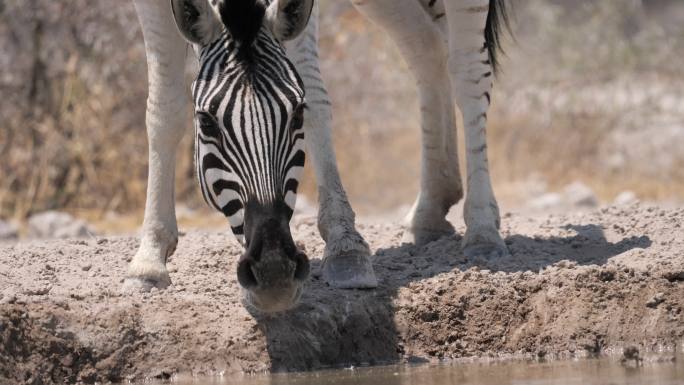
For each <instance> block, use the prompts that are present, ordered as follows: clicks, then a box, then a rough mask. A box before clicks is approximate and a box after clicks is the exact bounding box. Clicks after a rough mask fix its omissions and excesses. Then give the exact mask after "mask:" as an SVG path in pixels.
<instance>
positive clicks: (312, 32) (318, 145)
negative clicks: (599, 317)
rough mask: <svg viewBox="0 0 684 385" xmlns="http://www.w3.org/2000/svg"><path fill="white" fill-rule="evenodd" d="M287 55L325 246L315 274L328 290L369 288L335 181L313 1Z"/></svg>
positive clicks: (371, 282)
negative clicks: (300, 93) (296, 82)
mask: <svg viewBox="0 0 684 385" xmlns="http://www.w3.org/2000/svg"><path fill="white" fill-rule="evenodd" d="M287 53H288V56H290V59H291V60H292V62H293V63H294V64H295V66H296V67H297V70H298V72H299V74H300V76H301V78H302V80H303V82H304V86H305V89H306V103H307V109H306V111H305V115H304V129H305V138H306V144H307V152H308V157H309V159H311V160H312V161H313V167H314V172H315V173H316V181H317V183H318V199H319V211H318V230H319V232H320V234H321V237H322V238H323V240H324V241H325V255H324V257H323V267H322V271H321V274H322V276H323V279H324V280H325V281H326V282H327V283H328V284H329V285H330V286H333V287H337V288H343V289H353V288H357V289H359V288H374V287H377V285H378V280H377V278H376V276H375V273H374V271H373V265H372V263H371V260H370V248H369V247H368V244H367V243H366V241H365V240H364V239H363V237H362V236H361V235H360V234H359V233H358V231H357V230H356V227H355V223H354V222H355V215H354V211H353V210H352V208H351V205H350V204H349V201H348V199H347V195H346V193H345V191H344V187H343V186H342V181H341V180H340V174H339V171H338V168H337V160H336V157H335V150H334V148H333V143H332V132H331V126H332V124H331V123H332V108H331V104H330V99H329V97H328V92H327V90H326V88H325V84H324V83H323V80H322V79H321V73H320V70H319V63H318V2H316V3H314V6H313V12H312V14H311V19H310V21H309V25H308V26H307V28H306V30H305V31H304V32H303V33H302V34H301V35H300V36H299V37H298V38H297V39H295V40H293V41H291V42H288V43H287Z"/></svg>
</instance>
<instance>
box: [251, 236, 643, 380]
mask: <svg viewBox="0 0 684 385" xmlns="http://www.w3.org/2000/svg"><path fill="white" fill-rule="evenodd" d="M561 229H562V230H563V231H564V232H566V233H568V235H567V236H561V237H559V236H550V237H536V236H535V237H529V236H524V235H510V236H508V237H506V238H505V241H506V244H507V245H508V248H509V250H510V255H508V256H506V257H504V258H500V259H497V260H485V259H468V258H466V257H465V256H464V255H463V253H462V252H461V240H462V237H461V236H460V235H454V236H449V237H444V238H442V239H440V240H437V241H435V242H432V243H430V244H427V245H425V246H421V247H418V246H414V245H410V244H403V245H400V246H395V247H388V248H378V249H377V250H376V252H375V255H374V259H373V263H374V266H375V269H376V273H377V274H378V277H379V279H380V280H381V283H380V287H379V288H378V289H376V290H371V291H363V290H335V289H332V288H329V287H327V285H326V284H325V283H324V282H322V281H321V280H319V279H316V278H314V279H312V282H311V284H310V285H309V286H308V287H307V290H306V294H305V295H304V297H303V299H302V303H301V305H300V306H299V307H298V308H297V309H295V310H293V311H290V312H288V313H286V314H284V315H280V316H277V317H271V318H268V317H265V318H264V317H260V316H258V315H256V317H257V319H258V320H259V327H260V328H261V329H262V331H263V332H264V334H265V335H266V338H267V346H268V355H269V357H270V359H271V363H272V369H273V370H274V371H293V370H294V371H299V370H311V369H320V368H327V367H340V366H350V365H354V366H359V365H376V364H386V363H396V362H403V361H408V362H424V361H428V360H430V359H434V358H443V357H444V355H443V354H441V353H440V349H439V348H437V349H434V350H433V351H430V349H427V350H425V349H422V350H420V349H419V350H420V352H417V351H415V352H414V350H416V349H412V348H411V347H410V346H409V345H412V344H415V343H416V342H417V343H419V344H420V341H412V340H413V339H418V340H420V339H421V338H423V337H424V334H425V333H422V332H420V331H415V330H412V328H414V327H415V325H423V326H424V327H427V328H430V327H434V328H446V329H445V331H444V333H446V334H445V335H446V337H445V338H443V340H439V339H440V337H437V341H423V342H427V343H428V344H434V343H438V344H439V343H442V344H445V345H447V344H448V345H449V346H452V345H454V344H456V345H457V346H456V348H454V349H451V348H450V349H451V350H450V351H452V352H455V354H456V355H459V354H460V353H462V354H464V355H467V354H468V353H470V352H471V350H469V348H468V346H462V347H460V348H459V347H458V343H459V340H463V339H464V337H465V336H466V335H467V334H468V333H471V332H470V331H469V330H468V328H469V327H470V326H468V325H467V324H468V321H467V320H466V318H467V317H468V313H469V312H472V311H473V308H474V307H477V306H480V304H476V303H474V301H482V302H483V303H484V301H486V300H489V299H491V300H496V297H497V295H500V296H504V297H505V296H507V295H508V292H505V293H503V292H502V293H500V294H497V293H498V292H497V290H498V288H495V287H492V285H496V284H497V283H495V282H494V281H493V280H492V281H491V282H486V281H487V279H486V278H487V277H486V276H485V277H484V278H485V280H484V281H479V282H477V283H469V282H463V283H460V284H459V283H458V282H457V281H463V280H464V279H465V280H467V279H468V277H469V276H470V275H471V274H470V273H469V272H478V274H480V275H482V274H485V275H493V274H496V273H497V272H501V273H502V274H504V276H507V275H508V276H511V275H513V273H524V272H531V273H538V272H540V270H542V269H544V268H546V267H548V266H551V265H554V264H556V263H557V262H559V261H562V260H567V261H570V264H573V265H598V266H602V265H604V264H605V263H606V262H607V261H608V260H609V259H610V258H611V257H613V256H616V255H618V254H621V253H624V252H626V251H629V250H631V249H634V248H647V247H649V246H651V240H650V238H649V237H647V236H631V237H625V238H623V239H621V240H620V241H619V242H609V241H608V240H607V239H606V237H605V236H604V232H603V230H602V228H601V226H599V225H595V224H590V225H566V226H564V227H562V228H561ZM394 231H395V232H397V231H398V230H396V229H395V230H394ZM396 235H397V236H396V237H394V238H395V239H397V238H400V237H399V236H398V235H399V234H396ZM372 238H373V237H372V236H371V237H370V240H371V242H372ZM312 265H313V269H318V268H319V267H320V260H314V261H313V262H312ZM473 268H474V269H473ZM443 273H448V274H445V279H447V280H448V282H449V283H448V284H446V286H445V288H444V289H435V288H434V287H432V288H431V287H430V285H432V284H433V283H432V282H431V281H432V280H433V279H434V277H438V276H440V275H441V274H443ZM464 277H465V278H464ZM459 285H460V288H459V287H458V286H459ZM403 288H409V290H410V291H411V292H412V294H411V296H410V297H411V298H409V299H405V298H403V297H402V296H401V295H400V294H399V292H400V290H401V289H403ZM483 291H484V294H482V292H483ZM487 293H489V294H491V295H488V294H487ZM434 296H453V298H451V299H448V298H447V300H446V301H445V302H444V306H447V307H449V306H451V308H448V309H446V310H445V309H444V308H441V309H436V310H435V309H433V310H430V309H429V306H430V305H429V304H430V302H440V301H439V299H438V298H433V297H434ZM499 300H500V301H502V302H504V301H508V298H499ZM420 301H424V302H425V304H426V306H428V308H426V309H427V310H426V309H422V310H421V309H420V308H421V305H419V306H416V303H419V302H420ZM522 302H523V300H517V302H515V303H514V305H509V304H503V303H500V304H495V305H494V307H495V309H494V310H493V311H494V312H496V311H499V312H509V313H510V314H509V315H510V317H511V319H513V318H515V317H516V306H517V305H519V304H520V303H522ZM506 303H507V302H506ZM403 308H404V309H403ZM408 308H411V309H413V310H410V311H408V312H407V311H402V309H403V310H406V309H408ZM497 308H498V310H497ZM400 313H401V314H400ZM444 317H447V318H449V319H447V320H445V319H443V318H444ZM486 321H487V318H486V316H485V318H483V319H480V320H479V321H478V322H480V323H482V322H486ZM490 321H491V322H492V323H496V322H497V321H496V319H494V317H493V316H492V319H491V320H490ZM435 322H437V323H435ZM478 327H480V328H486V327H487V325H486V324H480V325H478ZM448 328H453V330H452V331H449V330H448ZM417 329H420V327H418V328H417ZM436 334H439V333H436ZM484 334H486V333H484ZM429 338H432V337H429ZM504 340H505V338H504ZM479 343H480V344H481V345H486V344H487V343H488V342H487V341H479ZM490 345H492V346H495V345H496V344H492V343H491V341H490ZM476 353H477V351H476ZM452 357H453V354H452Z"/></svg>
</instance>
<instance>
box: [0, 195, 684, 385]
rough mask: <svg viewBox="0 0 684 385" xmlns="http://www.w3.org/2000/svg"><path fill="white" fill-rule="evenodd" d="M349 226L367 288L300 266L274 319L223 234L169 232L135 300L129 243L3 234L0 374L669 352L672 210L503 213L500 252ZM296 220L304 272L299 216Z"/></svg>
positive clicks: (677, 297) (683, 280)
mask: <svg viewBox="0 0 684 385" xmlns="http://www.w3.org/2000/svg"><path fill="white" fill-rule="evenodd" d="M360 222H361V224H360V226H359V228H360V230H361V232H362V233H363V234H364V236H365V237H366V239H367V240H368V241H369V243H370V244H371V246H372V248H373V249H374V250H375V251H376V254H375V257H374V264H375V267H376V271H377V273H378V276H379V278H380V279H381V280H382V282H381V287H380V288H379V289H377V290H373V291H353V290H352V291H341V290H334V289H331V288H329V287H327V286H326V285H325V284H324V283H323V282H322V281H320V280H319V279H316V278H312V279H311V281H310V283H309V284H308V286H307V290H306V294H305V295H304V297H303V300H302V303H301V305H300V306H299V307H298V308H297V309H295V310H293V311H291V312H289V313H287V314H282V315H280V316H277V317H271V318H262V317H259V316H257V317H255V316H254V315H252V314H250V313H249V312H248V311H247V310H245V308H244V307H243V306H242V305H241V303H240V291H239V288H238V285H237V283H236V280H235V273H234V270H235V264H236V259H237V255H238V254H239V252H240V248H239V246H238V244H237V243H236V242H234V241H233V240H231V239H232V237H230V236H228V235H227V234H226V233H218V232H216V233H207V232H197V231H192V232H189V233H187V234H184V235H183V236H182V237H181V239H180V243H179V247H178V250H177V252H176V254H175V255H174V256H173V258H172V260H171V261H170V269H171V277H172V279H173V282H174V285H173V287H171V288H170V289H168V290H166V291H162V292H159V291H154V292H152V293H149V294H137V295H133V296H125V295H121V294H120V293H119V287H120V285H121V282H122V279H123V276H124V272H125V268H126V261H127V259H128V258H130V256H131V255H132V254H133V253H134V251H135V249H136V247H137V245H138V240H137V239H136V238H134V237H112V238H91V239H84V240H66V241H33V242H27V243H18V244H5V245H2V246H0V293H1V296H2V297H1V298H0V383H30V384H43V383H45V384H49V383H59V382H75V381H82V382H86V383H89V382H94V381H122V380H126V379H128V380H141V379H143V378H146V377H158V378H166V377H169V376H171V375H173V374H174V373H178V372H186V373H187V372H190V373H193V374H209V375H212V374H220V373H224V374H230V373H237V372H254V371H267V370H273V371H282V370H309V369H316V368H323V367H330V366H341V365H361V364H380V363H387V362H406V361H408V362H422V361H433V360H438V359H450V358H463V357H521V356H522V357H529V358H535V359H539V358H565V357H573V356H592V355H597V354H610V353H611V352H613V353H616V352H617V353H618V354H619V352H621V349H622V347H624V346H628V345H629V346H636V347H638V348H639V350H640V351H641V352H642V354H645V353H647V352H658V351H659V352H665V354H672V352H673V351H675V350H676V349H681V348H682V344H683V342H684V314H683V309H684V232H683V231H682V230H683V229H682V224H683V223H684V209H661V208H657V207H644V206H639V205H633V206H629V207H611V208H604V209H601V210H598V211H595V212H588V213H575V214H563V215H553V216H543V217H529V216H521V215H518V214H506V215H505V216H504V218H503V225H504V228H503V233H504V235H505V237H506V242H507V244H508V246H509V248H510V251H511V255H510V256H508V257H505V258H502V259H498V260H468V259H466V258H465V257H464V256H463V254H462V253H461V252H460V243H461V237H460V236H458V235H457V236H453V237H446V238H443V239H441V240H439V241H436V242H433V243H431V244H429V245H427V246H424V247H415V246H412V245H400V239H401V228H400V227H399V226H397V225H395V224H389V223H373V222H369V221H366V222H364V221H360ZM294 229H295V230H294V233H295V237H296V239H297V240H298V241H299V242H301V243H302V244H303V245H304V246H305V248H306V251H307V253H308V254H309V256H310V257H313V258H314V260H313V267H314V269H316V268H317V267H318V266H319V264H320V260H319V259H317V258H318V257H320V256H321V255H322V251H323V244H322V241H321V240H320V238H319V236H318V233H317V231H316V226H315V221H314V219H313V218H299V219H297V220H296V221H295V224H294ZM459 230H460V231H462V230H463V229H462V228H460V229H459ZM3 377H4V379H3Z"/></svg>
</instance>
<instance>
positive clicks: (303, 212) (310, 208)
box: [294, 194, 318, 217]
mask: <svg viewBox="0 0 684 385" xmlns="http://www.w3.org/2000/svg"><path fill="white" fill-rule="evenodd" d="M317 214H318V208H317V206H316V205H315V204H313V203H311V201H310V200H309V198H307V197H306V195H302V194H299V195H298V196H297V203H296V204H295V210H294V215H298V216H305V217H309V216H316V215H317Z"/></svg>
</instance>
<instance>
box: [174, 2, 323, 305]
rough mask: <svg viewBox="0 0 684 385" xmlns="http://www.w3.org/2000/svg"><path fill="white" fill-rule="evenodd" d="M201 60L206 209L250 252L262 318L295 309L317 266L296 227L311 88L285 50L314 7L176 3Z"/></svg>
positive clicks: (199, 118)
mask: <svg viewBox="0 0 684 385" xmlns="http://www.w3.org/2000/svg"><path fill="white" fill-rule="evenodd" d="M171 4H172V7H173V11H174V12H173V13H174V18H175V21H176V24H177V25H178V28H179V30H180V32H181V34H182V35H183V36H184V37H185V38H186V39H187V40H188V41H190V42H191V43H193V45H194V48H195V50H196V52H197V53H198V56H199V62H200V63H199V64H200V70H199V74H198V76H197V79H196V80H195V81H194V83H193V86H192V95H193V101H194V109H195V163H196V167H197V174H198V179H199V183H200V187H201V189H202V194H203V195H204V198H205V199H206V201H207V202H208V203H209V204H210V205H211V206H213V207H214V208H216V209H217V210H219V211H221V212H223V214H224V215H225V216H226V217H227V218H228V220H229V222H230V225H231V228H232V230H233V233H234V234H235V236H236V237H237V238H238V240H240V241H241V242H242V244H243V245H244V246H245V252H244V254H243V255H242V257H241V258H240V261H239V263H238V269H237V277H238V281H239V283H240V285H241V286H242V287H243V288H245V289H246V291H245V294H246V296H245V298H246V300H247V302H248V304H251V305H253V306H255V307H256V308H258V309H259V310H262V311H266V312H273V311H279V310H285V309H287V308H290V307H292V306H293V305H294V304H295V303H296V302H297V300H298V299H299V297H300V295H301V291H302V286H303V282H304V280H305V279H306V278H307V277H308V274H309V262H308V259H307V257H306V255H304V254H303V253H302V252H301V251H299V250H298V249H297V247H296V246H295V244H294V241H293V240H292V236H291V234H290V228H289V221H290V218H291V216H292V212H293V209H294V205H295V200H296V193H297V186H298V178H299V175H300V172H301V170H302V168H303V166H304V131H303V128H302V125H303V113H304V108H305V104H304V86H303V83H302V80H301V79H300V77H299V75H298V74H297V72H296V71H295V67H294V66H293V64H292V63H291V62H290V61H289V60H288V58H287V56H286V54H285V49H284V47H283V43H282V42H283V41H285V40H288V39H292V38H294V37H296V36H297V35H299V33H301V32H302V30H303V29H304V28H305V26H306V24H307V22H308V19H309V16H310V14H311V9H312V6H313V0H171Z"/></svg>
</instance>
